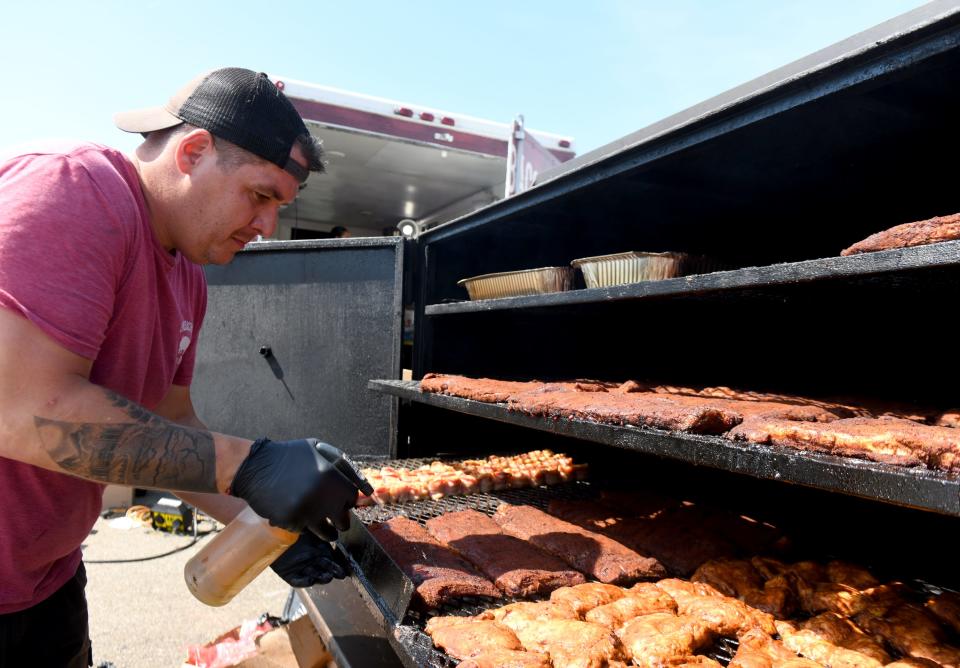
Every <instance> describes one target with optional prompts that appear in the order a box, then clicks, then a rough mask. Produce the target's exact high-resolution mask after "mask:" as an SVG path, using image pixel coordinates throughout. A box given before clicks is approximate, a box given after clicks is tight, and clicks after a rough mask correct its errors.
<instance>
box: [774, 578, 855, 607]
mask: <svg viewBox="0 0 960 668" xmlns="http://www.w3.org/2000/svg"><path fill="white" fill-rule="evenodd" d="M790 579H791V583H792V584H793V588H794V591H796V593H797V601H798V602H799V604H800V609H801V610H803V611H804V612H805V613H807V614H808V615H817V614H820V613H821V612H836V613H837V614H840V615H843V616H844V617H850V616H853V615H855V614H857V613H858V612H859V611H860V610H861V609H862V607H863V605H864V601H863V600H862V594H861V592H860V591H859V590H857V589H854V588H853V587H848V586H847V585H843V584H838V583H835V582H809V581H807V580H805V579H804V578H802V577H793V578H790Z"/></svg>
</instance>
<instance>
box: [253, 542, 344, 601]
mask: <svg viewBox="0 0 960 668" xmlns="http://www.w3.org/2000/svg"><path fill="white" fill-rule="evenodd" d="M342 559H343V558H342V557H341V556H340V555H339V554H338V553H337V551H336V550H335V549H334V548H333V546H331V545H330V543H327V542H326V541H323V540H320V539H319V538H317V537H316V536H314V535H313V532H311V531H304V532H303V533H302V534H300V539H299V540H297V542H296V543H294V544H293V545H291V546H290V547H288V548H287V551H286V552H284V553H283V554H281V555H280V556H279V557H277V559H276V561H274V562H273V564H271V565H270V567H271V568H272V569H273V570H274V572H275V573H276V574H277V575H279V576H280V577H281V578H283V579H284V581H286V583H287V584H288V585H290V586H291V587H310V586H311V585H315V584H327V583H328V582H330V580H333V579H334V578H336V579H338V580H339V579H341V578H344V577H346V576H347V569H346V566H345V565H343V564H342Z"/></svg>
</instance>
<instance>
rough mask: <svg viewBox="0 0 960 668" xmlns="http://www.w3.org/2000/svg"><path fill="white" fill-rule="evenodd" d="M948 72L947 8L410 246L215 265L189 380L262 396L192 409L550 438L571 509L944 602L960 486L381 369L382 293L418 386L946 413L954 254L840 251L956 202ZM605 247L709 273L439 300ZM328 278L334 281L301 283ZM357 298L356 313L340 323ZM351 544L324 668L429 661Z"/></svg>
mask: <svg viewBox="0 0 960 668" xmlns="http://www.w3.org/2000/svg"><path fill="white" fill-rule="evenodd" d="M958 80H960V6H958V4H957V3H956V2H933V3H930V4H928V5H925V6H924V7H921V8H919V9H917V10H915V11H913V12H910V13H908V14H905V15H903V16H901V17H898V18H897V19H894V20H892V21H889V22H887V23H884V24H882V25H880V26H877V27H876V28H874V29H871V30H869V31H866V32H864V33H861V34H859V35H856V36H854V37H851V38H850V39H848V40H845V41H844V42H841V43H839V44H836V45H834V46H832V47H830V48H828V49H825V50H824V51H821V52H818V53H816V54H813V55H811V56H809V57H808V58H805V59H803V60H800V61H798V62H796V63H793V64H791V65H789V66H787V67H784V68H782V69H780V70H776V71H774V72H771V73H770V74H768V75H766V76H764V77H761V78H759V79H757V80H755V81H752V82H749V83H747V84H744V85H743V86H741V87H739V88H737V89H734V90H732V91H730V92H728V93H726V94H724V95H721V96H719V97H717V98H714V99H711V100H708V101H706V102H704V103H703V104H701V105H698V106H697V107H694V108H692V109H690V110H687V111H686V112H683V113H681V114H678V115H677V116H674V117H671V118H668V119H665V120H664V121H662V122H660V123H658V124H656V125H654V126H651V127H650V128H647V129H645V130H641V131H640V132H638V133H636V134H634V135H630V136H628V137H625V138H624V139H622V140H620V141H618V142H616V143H614V144H612V145H610V146H607V147H604V148H602V149H599V150H597V151H595V152H593V153H590V154H586V155H584V156H581V157H579V158H577V159H575V160H573V161H571V163H568V164H567V165H565V166H564V167H562V168H561V171H558V172H556V173H555V174H553V175H549V174H548V175H547V177H548V179H549V180H547V181H546V182H544V183H542V184H541V185H539V186H538V187H536V188H534V189H532V190H530V191H527V192H525V193H522V194H521V195H518V196H516V197H512V198H510V199H508V200H505V201H502V202H499V203H496V204H494V205H492V206H489V207H487V208H484V209H481V210H480V211H477V212H475V213H473V214H471V215H468V216H466V217H464V218H461V219H459V220H456V221H454V222H452V223H449V224H447V225H444V226H441V227H439V228H436V229H434V230H431V231H429V232H427V233H425V234H424V235H422V236H421V237H419V238H418V239H416V240H415V242H414V243H413V244H411V245H408V246H406V247H404V246H403V245H402V244H401V243H400V242H399V241H397V240H392V241H389V242H388V241H379V240H368V241H364V240H356V241H355V242H354V243H352V244H343V243H342V242H339V243H338V242H312V243H310V244H306V245H303V244H301V245H295V246H286V245H284V244H282V243H278V244H266V245H263V246H261V247H259V248H257V249H255V250H251V251H249V252H245V253H243V254H241V256H240V257H239V258H238V261H239V262H243V263H245V264H242V265H238V267H239V268H237V267H234V268H232V269H231V268H211V269H210V271H209V274H208V275H209V276H210V277H211V286H212V287H211V296H210V306H209V313H208V316H207V323H208V324H207V325H206V327H205V330H204V333H203V335H202V337H201V354H200V365H201V369H200V372H199V373H198V378H203V377H204V374H203V365H204V364H205V363H211V362H212V361H218V363H219V364H220V366H216V367H215V369H217V370H220V369H226V368H227V365H225V364H222V362H224V361H229V360H234V361H241V363H242V364H245V365H247V370H246V371H245V372H244V375H246V374H248V373H255V374H258V378H259V379H260V380H261V381H262V383H263V387H266V388H270V390H269V391H268V392H266V393H264V392H263V391H260V392H258V393H251V394H250V395H249V396H247V395H246V394H245V393H244V392H241V391H238V387H239V388H241V389H242V387H243V385H242V381H241V380H239V379H238V378H237V377H230V378H227V377H224V376H223V375H222V374H221V375H220V377H219V378H215V380H214V381H212V382H211V383H210V384H209V385H208V386H206V387H205V388H204V393H203V394H204V396H202V397H201V398H200V399H201V400H200V401H199V404H200V406H199V407H200V413H201V414H204V415H206V414H207V413H206V412H205V411H204V410H203V407H204V404H207V405H209V406H211V407H213V406H217V405H222V402H221V401H220V398H221V395H222V394H223V392H225V391H229V392H230V396H231V398H232V399H233V406H234V408H235V410H236V412H237V414H238V415H242V416H244V417H243V418H242V420H241V421H242V424H244V425H249V427H248V428H249V429H251V430H252V429H264V427H263V426H258V425H260V418H262V417H263V416H270V415H283V416H284V418H283V420H284V425H286V426H281V425H278V428H280V429H281V430H283V431H286V432H290V433H288V434H285V435H290V436H297V435H303V434H304V433H319V434H320V435H321V436H324V437H326V438H328V439H329V440H331V441H332V442H334V443H336V444H337V445H339V446H341V447H344V448H345V449H347V450H348V451H352V452H355V453H358V454H363V455H366V456H370V457H374V458H376V457H380V458H383V459H390V460H395V459H398V458H399V459H401V460H409V459H411V458H427V459H429V458H432V457H436V456H441V455H443V456H455V457H462V456H473V455H478V454H480V455H485V454H490V453H493V452H506V451H514V452H517V451H523V450H529V449H533V448H537V447H550V448H552V449H554V450H557V451H563V452H569V453H571V454H573V455H574V456H575V457H577V458H578V459H579V460H581V461H586V462H589V463H590V466H591V479H590V484H589V486H588V487H590V488H591V489H593V490H595V489H599V488H602V487H603V486H605V485H608V484H610V485H612V484H617V485H630V484H633V485H635V486H637V487H647V486H651V487H658V488H660V489H662V490H663V491H667V492H672V493H674V494H680V495H695V496H697V497H698V498H699V499H701V500H704V501H707V502H711V503H715V504H718V505H723V506H726V507H729V508H731V509H738V510H741V511H745V512H751V513H755V512H761V511H762V512H764V513H767V514H768V515H769V516H770V517H771V519H773V520H776V521H778V522H781V523H782V525H783V526H785V527H787V528H788V529H789V530H790V531H791V532H792V533H793V534H794V535H795V537H797V542H798V543H800V544H802V545H805V546H808V550H809V552H808V554H809V556H810V557H812V558H819V559H823V558H829V557H843V558H849V559H852V560H855V561H858V562H860V563H863V564H865V565H867V566H869V567H871V568H872V569H874V570H875V572H876V573H877V575H878V576H879V577H881V578H884V577H890V578H900V579H909V580H913V581H914V583H915V585H916V587H917V591H927V590H929V588H930V587H933V586H942V587H947V588H958V587H960V577H958V576H957V573H956V564H955V559H954V558H953V555H955V551H953V552H951V550H950V548H949V545H950V542H951V540H950V539H951V533H953V532H956V531H957V529H958V527H960V524H958V520H957V517H960V482H958V481H957V480H956V479H954V478H951V477H949V476H947V475H945V474H940V473H935V472H928V471H917V470H910V469H902V468H896V467H891V466H883V465H878V464H870V463H866V462H862V461H857V460H851V459H840V458H835V457H828V456H816V455H809V454H803V453H798V452H792V451H785V450H782V449H775V448H759V447H754V446H743V445H740V444H735V443H732V442H730V441H723V440H722V439H715V438H704V437H692V436H679V435H677V434H670V433H664V432H657V431H654V430H640V429H634V428H629V427H625V428H618V427H611V426H603V425H593V424H590V423H584V422H565V421H550V420H538V419H532V418H527V417H525V416H520V415H517V414H512V413H509V412H507V411H506V410H505V408H503V407H502V406H496V405H486V404H478V403H476V402H471V401H466V400H458V399H454V398H450V397H439V396H432V395H424V394H421V393H420V392H419V390H418V388H417V386H416V384H415V383H411V382H404V381H401V380H400V364H399V360H400V357H399V355H400V353H399V351H400V350H401V335H400V328H399V321H400V315H401V305H400V302H401V295H402V294H403V291H404V289H405V288H406V289H407V290H408V295H407V297H406V298H404V299H403V300H402V301H404V302H406V303H407V304H409V305H412V306H413V308H414V309H415V314H416V317H415V322H416V332H415V337H414V341H415V346H414V350H413V375H414V378H415V379H416V378H421V377H422V376H423V374H424V373H426V372H430V371H434V372H443V373H459V374H464V375H467V376H475V377H490V378H501V379H518V380H524V379H532V378H536V379H540V380H568V379H572V378H595V379H603V380H618V381H622V380H626V379H638V380H652V381H657V382H662V383H667V384H673V385H688V386H695V385H714V386H715V385H726V386H730V387H734V388H739V389H748V390H756V391H770V392H784V393H793V394H800V395H806V396H825V395H830V396H848V397H862V398H867V399H884V400H896V401H904V402H910V401H913V402H917V403H919V404H925V405H933V406H940V407H942V408H955V407H957V406H958V405H960V394H958V393H957V392H956V390H955V389H954V386H955V381H956V379H957V378H960V373H958V372H960V356H957V355H956V354H955V353H954V352H953V350H952V345H951V344H952V337H951V333H952V330H951V328H950V323H951V322H952V316H953V314H952V311H953V310H954V308H955V305H956V304H957V302H958V299H960V242H950V243H944V244H937V245H932V246H925V247H918V248H911V249H902V250H894V251H887V252H881V253H873V254H869V255H863V256H855V257H839V252H840V250H841V249H843V248H845V247H847V246H849V245H850V244H852V243H853V242H855V241H858V240H860V239H862V238H864V237H866V236H867V235H869V234H871V233H873V232H877V231H880V230H883V229H886V228H889V227H892V226H894V225H897V224H900V223H904V222H909V221H913V220H919V219H923V218H927V217H931V216H934V215H943V214H948V213H953V212H957V211H960V187H958V170H957V168H956V156H957V155H960V151H958V149H960V129H958V125H957V123H956V115H957V113H956V109H957V108H958V103H960V87H958V86H957V85H956V82H957V81H958ZM551 176H552V178H550V177H551ZM624 250H641V251H681V252H688V253H694V254H705V255H709V256H711V257H712V258H714V259H716V260H718V261H720V262H722V263H723V264H724V265H725V266H728V267H731V268H732V269H731V270H729V271H725V272H721V273H715V274H710V275H703V276H694V277H687V278H681V279H671V280H666V281H660V282H656V283H644V284H637V285H631V286H622V287H617V288H607V289H591V290H586V289H581V290H575V291H572V292H569V293H558V294H554V295H544V296H533V297H520V298H513V299H501V300H491V301H485V302H468V301H464V300H465V299H466V295H465V293H463V292H462V289H461V288H459V287H458V286H457V285H456V282H457V280H459V279H461V278H464V277H467V276H474V275H479V274H485V273H491V272H496V271H508V270H515V269H524V268H533V267H541V266H551V265H563V264H567V263H569V261H570V260H572V259H574V258H578V257H586V256H593V255H601V254H604V253H611V252H617V251H624ZM285 254H286V257H288V258H295V260H294V261H292V262H288V263H287V264H286V265H283V266H285V267H286V269H282V270H277V271H281V273H282V272H287V273H291V272H292V277H287V278H285V279H284V280H283V281H276V280H274V281H273V282H272V283H271V285H273V284H274V283H282V284H283V285H284V287H283V288H276V287H270V288H269V289H266V291H267V294H268V296H269V297H270V298H269V299H261V300H260V301H258V302H257V304H256V306H255V308H254V309H253V310H254V311H255V317H254V318H253V320H254V321H255V324H254V325H251V324H250V322H249V320H250V319H249V318H245V317H244V315H243V314H240V315H238V309H241V310H242V309H243V308H244V307H243V302H242V301H240V302H238V298H237V295H238V294H239V292H238V289H237V288H238V286H242V287H243V289H249V288H250V287H251V284H252V285H253V286H254V287H257V286H259V285H260V283H261V282H264V280H265V276H267V275H269V272H264V271H263V270H262V267H263V266H265V265H266V264H267V263H270V266H272V267H278V266H281V265H278V260H277V258H278V257H282V256H284V255H285ZM346 254H351V255H349V257H348V256H347V255H346ZM361 259H362V260H363V261H362V262H358V261H357V260H361ZM404 265H406V269H407V271H406V273H404V272H403V271H401V269H402V267H403V266H404ZM291 266H293V267H295V269H291V268H290V267H291ZM325 266H326V267H337V269H335V270H330V269H326V270H320V269H317V268H316V267H325ZM258 267H260V269H257V268H258ZM298 272H299V274H298ZM298 276H301V277H302V278H298ZM404 276H405V277H406V278H404ZM301 281H302V284H301ZM266 282H268V283H270V281H266ZM322 286H326V287H322ZM411 287H412V290H411ZM580 287H582V285H581V286H580ZM258 289H265V288H258ZM318 293H322V294H323V296H322V298H318V297H317V296H316V295H317V294H318ZM361 298H363V299H372V302H371V303H372V304H374V307H373V308H372V310H367V311H359V310H357V309H350V308H349V305H350V304H352V303H354V300H357V299H361ZM290 299H293V302H291V301H290ZM291 303H294V304H295V305H294V306H291V305H290V304H291ZM331 313H332V314H334V315H335V317H332V318H331V315H330V314H331ZM238 321H239V322H238ZM217 323H220V324H217ZM238 326H239V330H238ZM318 328H322V329H318ZM238 332H239V333H238ZM318 332H320V335H318ZM264 337H267V338H269V339H270V341H273V342H274V343H273V349H274V350H279V351H281V352H284V351H287V350H289V349H290V348H289V347H288V346H287V344H286V343H285V340H286V339H292V340H293V343H294V344H295V345H293V350H295V351H296V353H295V358H294V359H292V360H289V361H288V360H286V359H281V360H280V362H282V363H283V367H282V371H283V373H281V374H280V375H281V376H282V378H280V377H278V374H277V371H276V369H274V367H273V366H272V365H270V364H268V360H264V359H263V358H260V357H258V356H257V345H258V344H259V342H260V341H261V339H262V340H266V338H264ZM278 359H279V357H278ZM288 359H289V358H288ZM371 381H372V382H371ZM285 387H286V388H287V389H285ZM345 396H349V397H350V398H349V400H347V401H348V402H349V403H348V404H347V405H348V406H349V409H347V410H345V409H344V405H345V404H344V401H345V399H344V397H345ZM330 406H336V407H337V408H336V409H334V410H331V408H330ZM357 411H361V414H362V417H363V419H362V423H363V424H362V426H361V427H359V431H358V432H353V430H354V429H355V427H356V424H357V423H358V420H357ZM255 418H256V419H255ZM233 419H234V417H233V416H231V415H229V414H218V415H216V419H214V420H211V421H210V422H211V427H212V428H215V429H223V430H225V431H231V428H232V420H233ZM290 425H295V426H296V429H297V430H298V433H292V432H291V429H293V426H290ZM233 431H234V432H236V430H235V429H234V430H233ZM356 434H359V435H356ZM247 435H249V436H256V435H259V433H250V434H247ZM531 494H534V495H535V494H536V492H531ZM456 503H466V504H469V503H482V501H481V500H479V499H476V500H473V501H470V500H465V499H464V500H460V501H457V502H456ZM458 507H468V506H458ZM470 507H474V506H470ZM364 512H365V511H364ZM397 512H401V511H399V510H398V511H397ZM360 515H361V517H362V513H361V514H360ZM365 531H366V530H365V525H364V522H363V521H360V522H358V523H356V526H355V528H354V530H352V531H351V532H350V534H348V535H347V536H345V537H344V541H343V542H344V547H345V549H346V551H347V552H349V553H350V554H351V557H352V558H354V561H355V565H356V571H357V572H356V574H355V576H353V577H352V578H350V579H349V580H347V581H344V582H337V583H332V584H330V585H327V586H324V587H317V588H313V589H311V590H309V591H307V592H304V595H303V598H304V601H305V604H306V607H307V609H308V611H309V612H310V614H311V617H312V618H313V619H314V621H315V623H316V624H317V626H318V628H319V629H320V631H321V634H322V635H323V636H324V637H325V639H326V640H328V642H329V644H330V645H331V649H332V650H333V651H334V654H335V656H336V658H337V659H338V662H339V663H340V665H341V666H351V665H352V666H381V665H382V666H388V665H400V664H403V665H406V666H417V665H443V661H444V659H443V657H442V655H439V656H438V655H437V654H436V653H434V652H432V650H431V649H430V647H429V642H428V641H426V640H425V639H424V637H422V634H419V627H418V622H417V620H416V619H413V618H411V617H409V611H408V603H409V597H410V585H409V581H408V580H407V581H405V580H404V578H403V577H402V576H401V575H400V574H399V572H398V571H397V570H396V567H395V566H394V565H393V564H392V562H390V561H389V560H388V559H386V560H385V559H383V557H382V554H378V553H377V550H376V549H375V548H371V547H370V546H369V544H368V542H367V538H368V535H367V534H366V533H365ZM434 662H440V663H434Z"/></svg>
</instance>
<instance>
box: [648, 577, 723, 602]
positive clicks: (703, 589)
mask: <svg viewBox="0 0 960 668" xmlns="http://www.w3.org/2000/svg"><path fill="white" fill-rule="evenodd" d="M656 585H657V586H658V587H659V588H660V589H662V590H663V591H665V592H667V593H668V594H670V596H672V597H673V598H674V600H676V599H677V597H678V596H679V597H682V596H723V594H721V593H720V592H719V591H717V590H716V589H714V588H713V587H712V586H710V585H708V584H707V583H705V582H687V581H686V580H680V579H678V578H665V579H663V580H660V581H658V582H657V583H656Z"/></svg>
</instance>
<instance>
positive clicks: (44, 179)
mask: <svg viewBox="0 0 960 668" xmlns="http://www.w3.org/2000/svg"><path fill="white" fill-rule="evenodd" d="M116 181H118V182H119V181H120V180H119V179H116ZM138 215H139V213H138V211H137V208H136V205H135V203H134V202H133V200H132V197H131V196H130V194H129V190H127V191H126V192H124V191H123V189H122V188H121V187H119V185H118V184H114V183H112V182H111V179H109V178H99V179H98V178H97V177H96V175H94V174H91V173H90V170H89V169H88V168H87V166H86V165H84V164H80V161H78V160H75V159H73V158H71V157H70V156H65V155H59V154H32V155H25V156H21V157H19V158H16V159H14V160H12V161H8V162H6V163H3V164H2V165H0V306H2V307H4V308H7V309H10V310H12V311H15V312H19V313H20V314H21V315H23V316H24V317H26V318H27V319H29V320H30V321H31V322H32V323H34V324H35V325H37V326H38V327H39V328H40V329H41V330H43V331H44V332H45V333H46V334H48V335H49V336H50V337H52V338H53V339H54V340H55V341H57V342H58V343H59V344H60V345H62V346H64V347H65V348H66V349H68V350H70V351H72V352H74V353H76V354H78V355H81V356H83V357H85V358H88V359H95V358H96V356H97V354H98V352H99V350H100V346H101V345H102V343H103V340H104V336H105V334H106V331H107V326H108V325H109V323H110V319H111V317H112V313H113V307H114V300H115V298H116V294H117V290H118V288H119V285H120V283H121V282H122V280H123V277H124V275H125V273H126V271H127V270H128V268H127V267H126V262H127V259H126V258H127V257H128V253H127V249H128V248H130V246H131V241H132V236H131V235H132V234H133V230H135V229H136V225H131V224H130V222H129V221H131V220H133V221H136V217H137V216H138ZM125 220H126V221H127V223H126V224H124V222H123V221H125Z"/></svg>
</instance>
